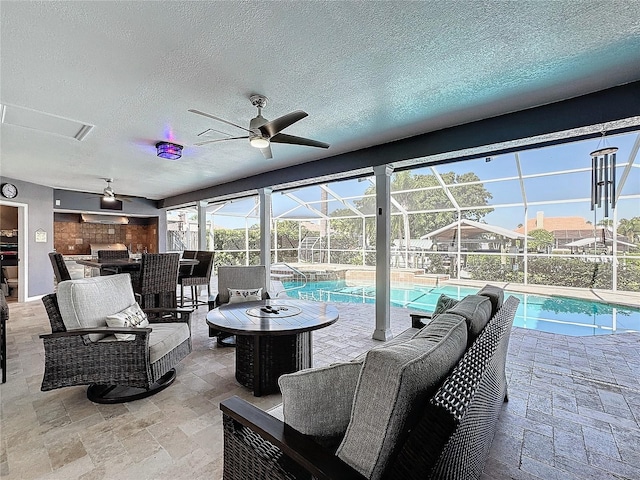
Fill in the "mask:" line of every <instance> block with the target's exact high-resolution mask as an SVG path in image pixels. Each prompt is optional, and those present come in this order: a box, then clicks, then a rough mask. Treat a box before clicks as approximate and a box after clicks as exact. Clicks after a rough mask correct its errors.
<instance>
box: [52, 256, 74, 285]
mask: <svg viewBox="0 0 640 480" xmlns="http://www.w3.org/2000/svg"><path fill="white" fill-rule="evenodd" d="M49 260H51V266H52V267H53V274H54V275H55V276H56V281H57V282H58V283H60V282H64V281H65V280H71V275H70V274H69V270H68V269H67V264H66V263H64V258H63V257H62V254H60V253H56V252H51V253H49Z"/></svg>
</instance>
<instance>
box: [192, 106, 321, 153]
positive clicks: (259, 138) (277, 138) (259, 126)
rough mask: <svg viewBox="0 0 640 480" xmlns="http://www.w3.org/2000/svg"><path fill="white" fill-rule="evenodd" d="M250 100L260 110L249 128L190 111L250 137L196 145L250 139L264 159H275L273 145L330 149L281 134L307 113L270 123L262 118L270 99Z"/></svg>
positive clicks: (289, 115)
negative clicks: (231, 127) (238, 130)
mask: <svg viewBox="0 0 640 480" xmlns="http://www.w3.org/2000/svg"><path fill="white" fill-rule="evenodd" d="M249 100H251V104H252V105H253V106H254V107H256V108H257V109H258V116H256V117H255V118H252V119H251V122H249V128H245V127H241V126H240V125H236V124H235V123H232V122H229V121H228V120H224V119H222V118H219V117H216V116H214V115H210V114H208V113H205V112H201V111H200V110H194V109H190V110H189V111H190V112H191V113H196V114H198V115H202V116H205V117H208V118H212V119H214V120H217V121H219V122H222V123H226V124H227V125H231V126H234V127H237V128H240V129H242V130H245V131H247V132H249V135H244V136H242V137H229V138H221V139H217V140H209V141H206V142H198V143H196V144H195V145H198V146H200V145H206V144H208V143H215V142H223V141H225V140H238V139H242V138H248V139H249V144H250V145H251V146H252V147H255V148H258V149H260V151H261V152H262V154H263V155H264V158H273V156H272V155H271V143H288V144H291V145H304V146H307V147H318V148H329V144H328V143H324V142H318V141H317V140H311V139H309V138H302V137H296V136H294V135H287V134H285V133H280V132H281V131H282V130H284V129H285V128H287V127H288V126H289V125H291V124H293V123H295V122H297V121H298V120H302V119H303V118H304V117H306V116H307V115H308V114H307V112H303V111H302V110H296V111H294V112H291V113H287V114H286V115H283V116H282V117H278V118H276V119H275V120H271V121H269V120H267V119H266V118H264V117H263V116H262V109H263V108H264V107H266V106H267V101H268V98H267V97H265V96H264V95H251V96H250V97H249Z"/></svg>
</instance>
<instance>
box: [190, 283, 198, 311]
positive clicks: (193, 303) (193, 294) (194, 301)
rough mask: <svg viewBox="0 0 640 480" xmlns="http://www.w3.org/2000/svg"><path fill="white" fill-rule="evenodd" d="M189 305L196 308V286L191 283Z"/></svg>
mask: <svg viewBox="0 0 640 480" xmlns="http://www.w3.org/2000/svg"><path fill="white" fill-rule="evenodd" d="M191 305H192V306H195V307H196V310H197V309H198V286H197V285H191Z"/></svg>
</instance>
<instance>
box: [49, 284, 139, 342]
mask: <svg viewBox="0 0 640 480" xmlns="http://www.w3.org/2000/svg"><path fill="white" fill-rule="evenodd" d="M57 298H58V306H59V308H60V315H61V316H62V321H63V322H64V326H65V328H66V329H67V330H74V329H78V328H96V327H106V326H107V315H111V314H114V313H118V312H121V311H122V310H124V309H125V308H127V307H129V306H131V305H133V304H134V303H136V300H135V298H134V296H133V288H132V287H131V279H130V277H129V274H126V273H125V274H120V275H107V276H103V277H90V278H80V279H77V280H67V281H64V282H60V283H59V284H58V291H57ZM103 337H104V335H98V334H91V335H89V339H90V340H91V341H92V342H96V341H98V340H100V339H101V338H103Z"/></svg>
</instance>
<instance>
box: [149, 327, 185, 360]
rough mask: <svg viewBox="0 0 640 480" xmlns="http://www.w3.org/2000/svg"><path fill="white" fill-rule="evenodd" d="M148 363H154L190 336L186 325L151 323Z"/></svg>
mask: <svg viewBox="0 0 640 480" xmlns="http://www.w3.org/2000/svg"><path fill="white" fill-rule="evenodd" d="M149 326H150V327H151V328H152V329H153V330H152V331H151V334H150V335H149V362H150V363H155V362H157V361H158V360H160V359H161V358H162V357H164V356H165V355H166V354H167V353H169V352H170V351H172V350H173V349H174V348H176V347H177V346H178V345H180V344H181V343H182V342H184V341H185V340H188V339H189V337H190V336H191V332H190V331H189V326H188V325H187V324H186V323H152V324H151V325H149Z"/></svg>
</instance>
